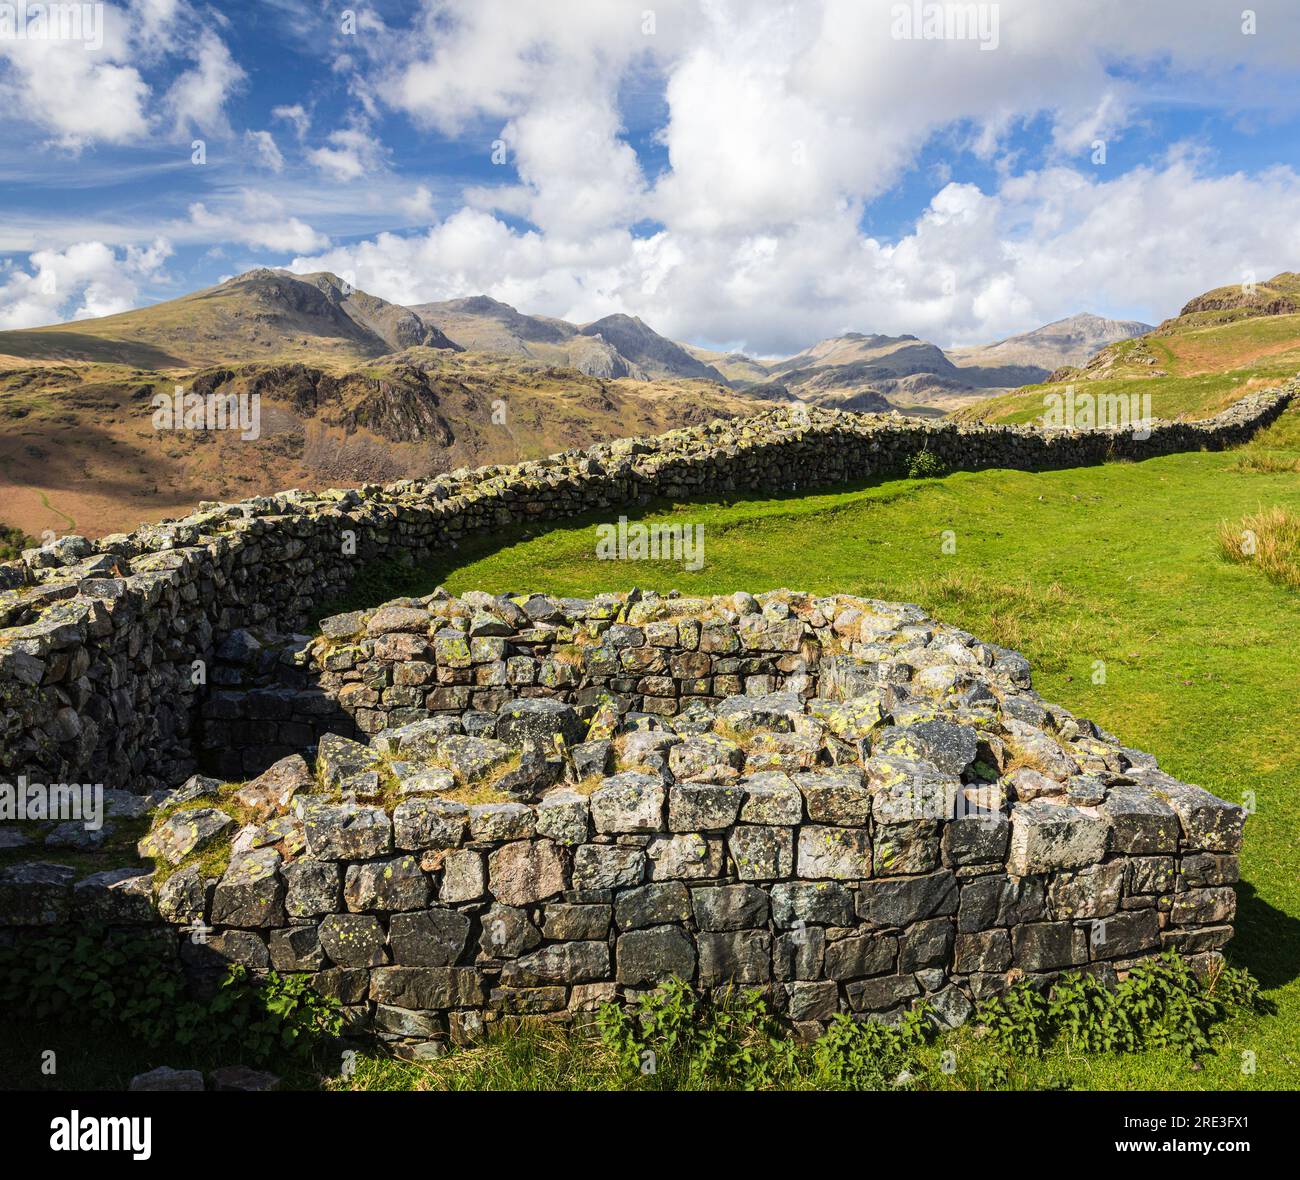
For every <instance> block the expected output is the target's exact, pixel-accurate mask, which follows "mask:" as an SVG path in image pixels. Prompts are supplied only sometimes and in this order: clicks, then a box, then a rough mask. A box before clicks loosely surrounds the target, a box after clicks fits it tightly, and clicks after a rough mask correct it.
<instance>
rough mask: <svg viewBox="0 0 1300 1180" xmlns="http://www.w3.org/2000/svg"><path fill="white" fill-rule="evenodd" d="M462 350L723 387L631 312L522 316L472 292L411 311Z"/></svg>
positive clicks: (714, 373) (603, 373)
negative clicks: (575, 317)
mask: <svg viewBox="0 0 1300 1180" xmlns="http://www.w3.org/2000/svg"><path fill="white" fill-rule="evenodd" d="M411 310H412V311H413V312H415V314H417V315H418V316H420V318H421V319H423V320H424V321H425V322H426V323H428V324H431V325H433V326H435V327H437V328H438V329H440V330H441V331H442V332H444V333H446V335H447V336H448V337H449V338H450V339H452V340H454V341H455V342H456V343H457V344H459V345H461V346H462V347H464V348H467V349H470V350H472V351H475V352H495V353H501V354H503V355H506V356H517V357H530V358H532V359H534V360H540V361H545V362H546V363H548V364H552V365H567V366H569V367H570V368H573V369H576V370H577V371H578V372H580V373H585V374H587V375H588V376H591V377H607V378H616V377H630V378H632V379H634V380H639V381H648V380H653V379H661V378H674V377H684V378H691V379H696V380H701V381H715V382H717V383H718V384H719V385H726V384H727V378H726V377H724V376H723V374H722V373H721V372H719V371H718V370H717V369H715V368H713V367H712V366H711V365H708V364H705V363H704V362H702V361H701V360H699V359H698V358H697V357H696V356H693V355H692V354H691V352H689V351H688V350H687V349H685V348H683V347H682V346H681V345H680V344H677V343H675V342H674V341H672V340H669V339H668V338H667V337H666V336H661V335H659V333H658V332H655V331H654V330H653V329H652V328H650V327H649V326H647V325H646V324H645V323H644V322H643V321H642V320H640V319H637V318H636V317H635V316H626V315H610V316H606V317H605V318H604V319H600V320H596V321H595V322H594V323H590V324H581V325H580V324H571V323H568V322H567V321H565V320H558V319H552V318H551V317H549V316H534V315H525V314H524V313H523V312H520V311H517V310H516V309H515V308H513V307H511V306H510V305H509V304H508V303H501V302H500V301H499V300H496V299H490V298H488V297H487V296H486V295H476V296H472V297H471V298H468V299H450V300H447V301H445V302H442V303H421V304H417V305H416V306H415V307H413V308H412V309H411Z"/></svg>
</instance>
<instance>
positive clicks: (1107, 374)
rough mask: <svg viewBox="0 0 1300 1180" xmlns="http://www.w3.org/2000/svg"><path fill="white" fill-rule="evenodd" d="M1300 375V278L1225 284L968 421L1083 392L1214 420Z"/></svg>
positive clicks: (1010, 416)
mask: <svg viewBox="0 0 1300 1180" xmlns="http://www.w3.org/2000/svg"><path fill="white" fill-rule="evenodd" d="M1298 370H1300V274H1295V273H1293V272H1290V271H1284V272H1282V273H1281V274H1278V275H1275V276H1274V277H1273V278H1271V279H1269V280H1268V281H1267V282H1262V283H1257V284H1254V285H1252V286H1250V287H1244V286H1242V285H1240V284H1238V285H1233V286H1226V287H1216V288H1215V289H1213V290H1211V291H1207V292H1205V294H1203V295H1198V296H1196V297H1195V298H1194V299H1190V300H1188V302H1187V303H1186V304H1184V306H1183V308H1182V310H1181V311H1180V312H1179V313H1178V315H1176V316H1173V317H1171V318H1170V319H1167V320H1165V321H1164V322H1163V323H1161V324H1160V325H1159V326H1157V327H1155V328H1153V329H1151V330H1150V331H1148V332H1146V333H1145V334H1144V335H1141V336H1137V337H1134V338H1133V339H1129V340H1119V341H1116V342H1115V343H1112V344H1107V345H1106V346H1105V347H1103V348H1102V349H1101V350H1100V351H1099V352H1097V353H1096V354H1095V355H1094V356H1092V357H1090V358H1089V359H1088V360H1086V361H1084V362H1081V363H1076V364H1065V365H1062V366H1061V367H1059V368H1057V369H1055V370H1054V371H1053V372H1051V373H1050V374H1048V375H1047V377H1046V378H1041V379H1040V383H1038V384H1031V385H1028V386H1027V387H1025V388H1023V389H1017V390H1015V391H1013V392H1011V393H1008V394H1005V395H1003V396H1000V397H996V398H993V399H991V400H988V401H983V402H980V403H978V404H975V405H972V406H970V407H967V408H966V409H964V410H963V411H961V413H960V416H961V417H964V418H972V419H980V420H983V421H990V422H1029V421H1033V420H1034V419H1036V418H1038V417H1040V416H1041V415H1042V414H1043V412H1044V408H1045V406H1046V405H1047V404H1048V399H1049V398H1050V397H1051V395H1053V394H1056V393H1064V392H1065V391H1066V390H1067V389H1068V388H1069V387H1071V386H1073V387H1075V389H1076V392H1077V393H1079V394H1094V395H1099V396H1100V395H1105V396H1106V397H1108V398H1109V397H1111V395H1117V394H1118V395H1130V394H1131V395H1134V396H1137V397H1139V398H1141V397H1147V396H1149V397H1150V412H1151V413H1152V414H1154V415H1155V416H1156V417H1162V418H1178V417H1188V418H1206V417H1209V416H1210V415H1212V414H1215V413H1217V412H1218V411H1219V410H1221V409H1224V408H1225V407H1226V406H1228V405H1230V404H1231V403H1232V402H1234V401H1236V400H1237V399H1238V398H1239V397H1241V396H1242V395H1243V394H1245V393H1247V392H1249V391H1250V390H1251V389H1257V388H1262V387H1266V386H1270V385H1276V384H1278V383H1280V382H1281V381H1284V380H1287V379H1289V378H1291V377H1294V376H1295V374H1296V372H1297V371H1298Z"/></svg>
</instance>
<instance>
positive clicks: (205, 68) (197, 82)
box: [167, 31, 247, 135]
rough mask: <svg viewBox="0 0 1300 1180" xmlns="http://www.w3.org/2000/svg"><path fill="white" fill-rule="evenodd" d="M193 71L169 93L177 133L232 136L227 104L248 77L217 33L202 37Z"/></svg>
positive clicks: (205, 34)
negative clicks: (197, 132) (227, 115)
mask: <svg viewBox="0 0 1300 1180" xmlns="http://www.w3.org/2000/svg"><path fill="white" fill-rule="evenodd" d="M194 61H195V65H194V68H193V69H192V70H188V71H186V72H185V73H184V74H182V75H181V76H180V77H179V78H178V79H177V80H176V82H175V84H174V85H173V86H172V87H171V89H170V90H169V91H168V93H167V102H168V105H169V107H170V108H171V111H172V117H173V118H174V120H175V123H176V129H177V132H178V133H180V134H185V135H187V134H189V133H190V132H191V131H199V132H202V133H204V134H214V135H220V134H229V131H230V122H229V120H228V119H227V118H226V102H227V101H228V100H229V99H230V97H231V95H232V94H233V92H234V90H235V88H236V87H237V86H239V85H240V83H242V82H243V81H244V79H245V77H246V76H247V75H246V74H245V73H244V70H243V68H242V67H241V66H240V65H239V64H238V63H237V62H236V61H235V59H234V58H233V57H231V55H230V50H229V49H227V48H226V45H225V42H223V41H222V40H221V38H220V37H218V36H217V35H216V34H215V33H212V32H209V31H204V32H203V33H202V34H201V36H200V37H199V42H198V47H197V50H196V52H195V54H194Z"/></svg>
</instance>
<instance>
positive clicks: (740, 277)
mask: <svg viewBox="0 0 1300 1180" xmlns="http://www.w3.org/2000/svg"><path fill="white" fill-rule="evenodd" d="M1298 200H1300V176H1298V175H1297V174H1296V173H1295V172H1294V171H1293V170H1291V169H1290V168H1276V169H1272V170H1270V171H1268V172H1265V173H1263V174H1261V175H1258V176H1254V177H1252V176H1247V175H1244V174H1233V175H1228V176H1217V177H1216V176H1209V175H1204V174H1201V173H1199V172H1198V171H1197V169H1196V166H1195V163H1194V162H1193V161H1192V160H1191V159H1188V158H1184V157H1176V158H1174V159H1171V160H1167V161H1165V162H1163V163H1162V164H1160V165H1158V166H1152V167H1149V168H1141V169H1137V170H1135V171H1132V172H1129V173H1125V174H1123V175H1121V176H1119V177H1116V178H1114V179H1111V180H1109V181H1106V180H1103V179H1100V178H1098V176H1097V175H1095V174H1085V173H1083V172H1081V171H1079V170H1077V169H1074V168H1068V167H1061V166H1058V167H1053V168H1049V169H1045V170H1042V171H1038V172H1032V173H1027V174H1025V175H1022V176H1019V177H1015V178H1011V179H1008V180H1006V181H1005V182H1004V183H1003V184H1002V185H1001V186H1000V187H998V188H997V189H996V190H994V191H992V192H988V193H985V192H982V191H981V190H980V189H979V188H977V187H976V186H974V185H969V184H948V185H945V186H944V187H943V188H942V189H941V190H940V191H939V192H938V193H936V194H935V196H934V198H933V199H932V200H931V202H930V204H929V206H928V207H927V209H926V210H925V212H924V213H923V214H922V215H921V217H920V218H919V219H918V220H917V222H916V224H915V225H914V226H913V228H912V230H911V231H910V232H909V233H907V234H906V235H904V236H903V237H902V238H900V239H899V240H898V241H896V242H885V241H881V240H879V239H877V238H874V237H871V236H869V235H866V234H864V233H862V231H861V230H860V228H859V225H858V218H857V216H856V212H855V210H853V209H852V208H844V209H839V210H832V211H829V212H828V213H827V214H826V215H825V216H824V217H821V218H819V219H815V220H811V219H805V220H802V221H800V222H798V223H796V224H794V225H792V226H789V227H785V228H782V229H779V230H778V229H769V230H764V231H760V232H754V233H750V234H745V235H741V236H736V237H732V236H728V235H718V234H711V233H705V232H693V231H689V230H688V231H677V230H669V229H665V230H662V231H660V232H659V233H656V234H654V235H652V236H650V237H645V238H636V237H633V236H632V235H631V234H630V233H628V232H627V231H626V230H611V231H608V232H606V233H604V234H601V235H596V236H594V237H593V238H591V239H590V240H588V241H587V242H586V243H584V244H583V245H582V247H581V248H579V247H578V246H576V245H575V244H574V243H572V242H567V241H561V240H559V239H557V238H554V237H550V236H547V235H545V234H542V233H540V232H537V231H522V232H521V231H518V230H515V229H512V228H511V227H509V226H508V225H506V224H505V222H503V221H502V220H500V219H499V218H497V217H495V216H493V215H492V214H490V213H489V212H487V211H483V210H473V209H464V210H461V211H459V212H457V213H455V214H453V215H452V216H450V217H448V218H447V219H446V220H444V221H442V222H441V223H439V224H438V225H436V226H434V227H432V228H431V229H430V230H429V231H428V232H427V233H424V234H421V235H417V236H414V237H409V236H402V235H396V234H382V235H380V236H379V237H377V238H375V239H373V240H370V241H365V242H360V243H357V244H355V245H348V246H341V247H337V248H335V249H332V250H329V251H326V252H323V253H318V254H313V255H307V256H300V257H298V258H295V259H294V261H293V263H292V264H291V266H292V269H294V270H298V271H302V272H307V271H314V270H321V269H328V270H335V271H344V270H345V271H348V272H349V273H351V274H352V275H354V276H355V282H356V284H357V285H358V286H359V287H361V288H362V289H363V290H367V291H371V292H372V293H374V294H376V295H380V296H382V297H384V298H387V299H391V300H394V301H396V302H400V303H420V302H424V301H427V300H436V299H448V298H454V297H457V296H462V295H465V294H468V293H471V292H485V293H487V294H489V295H492V296H493V297H495V298H498V299H502V300H504V301H506V302H508V303H512V304H515V305H516V306H519V307H522V308H523V309H525V310H528V311H533V312H542V313H547V314H551V315H557V316H562V317H564V318H567V319H572V320H577V321H583V320H587V319H593V318H596V317H598V316H601V315H604V314H607V313H608V312H610V311H612V310H622V311H626V312H629V313H632V314H637V315H640V316H641V317H642V318H643V319H645V320H646V321H647V322H648V323H650V324H652V325H653V326H654V327H655V328H657V329H658V330H660V331H662V332H665V333H667V334H669V335H673V336H677V337H681V338H687V339H692V340H702V341H707V342H711V343H716V344H728V345H740V346H744V347H747V348H749V349H750V350H751V351H754V352H756V353H759V354H761V355H773V354H783V353H789V352H794V351H797V350H798V349H800V348H803V347H805V346H806V345H807V344H808V343H810V342H811V341H812V340H815V339H817V338H819V337H824V336H828V335H833V334H836V333H838V332H842V331H846V330H857V331H879V332H888V333H904V332H912V333H915V334H918V335H922V336H928V337H930V338H931V339H934V340H935V341H936V342H938V343H940V344H943V345H948V344H954V343H957V344H961V343H980V342H987V341H989V340H994V339H998V338H1000V337H1003V336H1006V335H1010V334H1012V333H1014V332H1017V331H1023V330H1025V329H1027V328H1029V327H1033V326H1036V325H1037V324H1039V323H1045V322H1048V321H1050V320H1053V319H1058V318H1061V317H1063V316H1066V315H1069V314H1072V313H1073V312H1076V311H1080V310H1093V311H1102V312H1106V311H1110V312H1113V313H1121V314H1128V315H1136V316H1140V317H1141V318H1146V319H1150V320H1158V319H1161V318H1163V317H1164V316H1167V315H1171V314H1174V313H1175V312H1176V311H1177V309H1178V307H1179V306H1180V305H1181V304H1182V303H1183V302H1184V301H1185V300H1186V299H1187V298H1188V297H1189V296H1190V295H1192V294H1194V293H1196V292H1199V291H1202V290H1205V289H1207V288H1209V287H1213V286H1217V285H1220V284H1223V283H1231V282H1238V281H1243V280H1244V279H1245V278H1247V277H1249V276H1250V274H1251V273H1254V274H1255V276H1256V277H1259V278H1263V277H1267V276H1268V275H1270V274H1272V273H1273V270H1276V269H1278V268H1279V263H1278V260H1279V259H1285V258H1294V257H1297V256H1300V225H1297V224H1296V222H1295V219H1294V216H1293V214H1292V211H1293V210H1294V208H1295V207H1296V203H1297V201H1298ZM1270 267H1272V268H1273V270H1270V269H1269V268H1270Z"/></svg>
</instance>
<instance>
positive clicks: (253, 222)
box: [177, 189, 329, 253]
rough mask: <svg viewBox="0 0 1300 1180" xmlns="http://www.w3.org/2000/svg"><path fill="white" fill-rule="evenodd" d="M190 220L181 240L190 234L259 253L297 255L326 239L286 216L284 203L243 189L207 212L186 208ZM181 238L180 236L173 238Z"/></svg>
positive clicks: (195, 206) (323, 244)
mask: <svg viewBox="0 0 1300 1180" xmlns="http://www.w3.org/2000/svg"><path fill="white" fill-rule="evenodd" d="M189 214H190V219H189V223H188V225H187V226H186V227H185V230H186V231H188V232H187V233H184V231H183V233H184V236H192V235H193V234H194V233H196V232H197V233H198V234H199V235H201V237H202V239H203V240H205V241H214V240H215V241H225V242H242V243H243V244H244V245H246V246H256V247H258V248H260V249H262V250H275V251H277V252H286V253H287V252H298V253H301V252H303V251H309V250H322V249H324V248H325V247H326V246H327V245H329V238H327V237H326V236H325V235H324V234H320V233H317V232H316V231H315V230H314V229H312V227H311V226H310V225H308V224H307V223H306V222H304V221H301V220H300V219H299V218H297V217H291V216H289V215H288V214H287V213H286V211H285V207H284V202H283V201H281V200H280V199H279V198H278V197H276V196H274V195H273V194H271V193H268V192H263V191H260V190H256V189H243V190H241V192H240V194H239V200H238V201H237V202H227V203H224V204H223V205H221V206H220V207H218V208H217V209H215V210H213V209H209V208H208V206H207V205H206V204H205V203H204V202H202V201H196V202H195V203H194V204H192V205H191V206H190V208H189ZM177 236H182V235H179V234H178V235H177Z"/></svg>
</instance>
